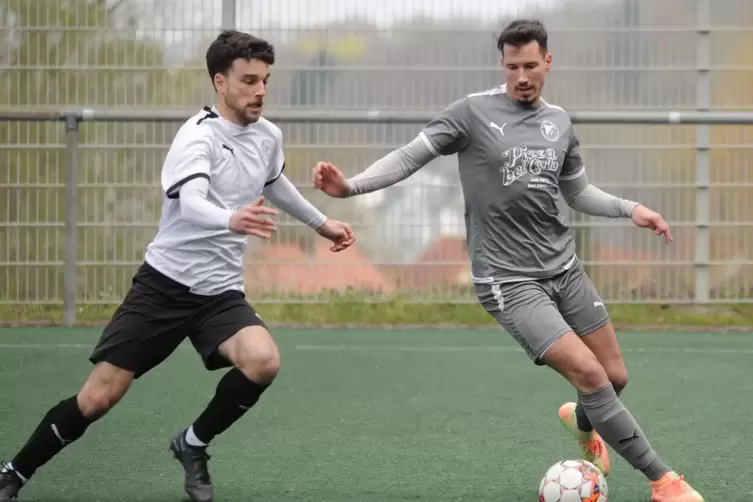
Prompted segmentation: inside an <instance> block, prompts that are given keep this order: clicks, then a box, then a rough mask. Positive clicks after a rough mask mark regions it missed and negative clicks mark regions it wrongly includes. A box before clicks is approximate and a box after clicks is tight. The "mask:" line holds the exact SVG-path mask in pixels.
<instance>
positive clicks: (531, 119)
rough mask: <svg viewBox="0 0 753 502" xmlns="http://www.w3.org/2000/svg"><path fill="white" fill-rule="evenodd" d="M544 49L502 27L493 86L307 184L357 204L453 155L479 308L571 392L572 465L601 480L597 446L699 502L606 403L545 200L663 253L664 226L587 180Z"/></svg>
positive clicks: (622, 411) (604, 465)
mask: <svg viewBox="0 0 753 502" xmlns="http://www.w3.org/2000/svg"><path fill="white" fill-rule="evenodd" d="M547 38H548V36H547V32H546V30H545V28H544V26H543V25H542V24H541V23H540V22H538V21H530V20H518V21H515V22H513V23H511V24H510V25H508V26H507V27H506V29H505V30H504V31H503V32H502V34H501V35H500V37H499V39H498V43H497V46H498V49H499V50H500V52H501V54H502V56H501V62H502V66H503V69H504V73H505V76H506V83H505V84H504V85H502V86H500V87H497V88H494V89H491V90H489V91H484V92H479V93H474V94H471V95H468V96H466V97H463V98H461V99H459V100H457V101H455V102H454V103H452V104H451V105H450V106H449V107H448V108H447V109H446V110H445V111H444V112H442V113H440V114H439V115H438V116H437V117H436V118H435V119H433V120H432V121H431V122H430V123H429V124H428V125H426V126H425V127H424V129H423V130H422V131H421V133H420V134H419V135H418V136H417V137H416V138H415V139H414V140H413V141H411V142H410V143H409V144H407V145H405V146H403V147H401V148H399V149H397V150H395V151H393V152H392V153H389V154H387V155H386V156H385V157H383V158H381V159H379V160H378V161H376V162H375V163H374V164H372V165H371V166H369V167H368V168H367V169H366V170H365V171H364V172H363V173H361V174H359V175H357V176H355V177H354V178H351V179H349V180H346V179H345V177H344V176H343V174H342V172H341V171H340V170H339V169H337V168H336V167H335V166H333V165H332V164H330V163H324V162H321V163H319V164H318V165H317V166H316V167H315V168H314V184H315V185H316V186H317V187H318V188H319V189H321V190H322V191H324V192H325V193H327V194H328V195H330V196H333V197H349V196H354V195H359V194H364V193H369V192H373V191H375V190H380V189H383V188H386V187H388V186H391V185H394V184H395V183H398V182H399V181H401V180H403V179H405V178H407V177H408V176H410V175H411V174H413V173H414V172H416V171H417V170H418V169H420V168H421V167H423V166H424V165H426V164H428V163H429V162H430V161H431V160H432V159H434V158H435V157H437V156H439V155H453V154H457V155H458V167H459V171H460V180H461V184H462V189H463V195H464V198H465V207H466V211H465V213H466V220H465V223H466V232H467V240H468V243H467V244H468V253H469V256H470V260H471V270H472V275H473V281H474V282H475V285H476V293H477V296H478V299H479V301H480V303H481V304H482V305H483V306H484V308H485V309H486V310H487V311H488V312H489V313H490V314H491V315H492V316H493V317H494V318H495V319H496V320H497V322H499V324H500V325H501V326H502V327H504V328H505V330H506V331H507V332H508V333H510V335H512V336H513V337H514V338H515V339H516V340H517V342H518V343H520V345H521V346H522V347H523V348H524V349H525V350H526V352H527V354H528V355H529V357H530V358H531V359H532V360H533V361H534V362H535V363H536V364H538V365H547V366H549V367H551V368H552V369H554V370H555V371H557V372H558V373H560V374H561V375H562V376H564V377H565V378H566V379H567V380H568V381H569V382H570V383H571V384H572V385H573V387H575V389H576V391H577V395H578V402H577V403H575V402H571V403H566V404H564V405H562V406H561V408H560V410H559V417H560V420H561V421H562V424H563V425H564V426H565V428H566V429H567V431H568V432H569V433H570V434H571V435H572V436H573V437H574V439H575V440H576V441H577V442H578V444H579V445H580V447H581V450H582V457H583V458H584V459H586V460H589V461H591V462H593V463H594V464H596V465H597V466H598V467H599V468H600V469H601V470H602V471H603V473H604V474H608V473H609V456H608V453H607V448H606V444H609V446H611V447H612V448H613V449H614V450H615V451H616V452H617V453H618V454H619V455H620V456H622V457H623V458H624V459H625V460H626V461H627V462H628V463H629V464H630V465H631V466H633V467H634V468H635V469H638V470H640V471H641V472H642V473H643V474H644V475H645V476H646V477H647V478H648V480H649V482H650V487H651V491H652V500H653V501H655V502H700V501H702V500H703V499H702V497H701V496H700V495H699V494H698V492H696V491H695V490H694V489H692V488H691V487H690V485H689V484H688V483H687V482H686V481H685V480H684V478H683V477H682V476H680V475H678V474H676V473H675V472H674V471H673V470H671V469H670V468H669V467H668V466H667V465H666V464H665V463H664V462H662V461H661V460H660V459H659V457H658V456H657V454H656V453H655V452H654V450H653V449H652V448H651V445H650V444H649V442H648V440H647V439H646V437H645V435H644V434H643V432H642V431H641V429H640V427H639V426H638V423H637V422H636V421H635V419H634V418H633V416H632V415H631V414H630V412H629V411H628V410H627V409H626V408H625V406H624V405H623V403H622V401H621V400H620V398H619V395H620V393H621V392H622V390H623V389H624V388H625V385H626V384H627V370H626V368H625V363H624V361H623V359H622V355H621V353H620V348H619V345H618V343H617V338H616V335H615V331H614V327H613V326H612V323H611V322H610V319H609V314H608V312H607V310H606V309H605V307H604V304H603V303H602V301H601V299H600V298H599V296H598V294H597V292H596V290H595V288H594V286H593V284H592V283H591V281H590V280H589V278H588V276H587V275H586V272H585V270H584V269H583V267H582V265H581V263H580V261H579V260H578V257H577V256H576V255H575V245H574V242H573V235H572V232H571V230H570V229H569V228H568V226H567V225H566V224H565V222H564V218H563V215H561V214H559V206H558V204H557V202H558V198H559V197H560V196H564V198H565V200H566V201H567V202H568V204H569V205H570V207H572V208H573V209H575V210H576V211H580V212H583V213H586V214H590V215H594V216H602V217H607V218H630V219H632V221H633V223H635V224H636V225H637V226H639V227H644V228H649V229H651V230H652V231H653V232H654V233H655V234H656V235H660V236H663V237H664V238H665V240H666V241H667V242H670V241H671V240H672V238H671V234H670V231H669V227H668V225H667V223H666V222H665V221H664V220H663V219H662V217H661V215H659V214H658V213H656V212H654V211H652V210H650V209H648V208H646V207H644V206H642V205H640V204H637V203H635V202H631V201H627V200H623V199H620V198H617V197H614V196H612V195H609V194H607V193H604V192H602V191H601V190H599V189H598V188H596V187H595V186H593V185H591V184H590V183H589V182H588V178H587V176H586V169H585V166H584V164H583V160H582V159H581V155H580V148H579V143H578V138H577V137H576V135H575V132H574V130H573V126H572V123H571V121H570V118H569V116H568V114H567V113H566V112H565V111H564V110H563V109H562V108H560V107H558V106H554V105H551V104H549V103H547V102H546V101H545V100H544V99H542V97H541V90H542V88H543V86H544V80H545V76H546V74H547V72H548V71H549V69H550V66H551V62H552V56H551V53H550V52H549V50H548V47H547ZM605 443H606V444H605Z"/></svg>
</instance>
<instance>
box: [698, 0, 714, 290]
mask: <svg viewBox="0 0 753 502" xmlns="http://www.w3.org/2000/svg"><path fill="white" fill-rule="evenodd" d="M710 25H711V0H699V1H698V29H697V33H698V47H697V58H698V59H697V65H698V67H697V87H696V92H697V95H696V108H697V110H698V111H703V112H707V111H709V110H710V109H711V82H710V80H711V77H710V72H711V35H710V31H711V28H710ZM710 149H711V128H710V126H709V125H708V124H700V125H698V126H697V131H696V197H695V203H696V208H695V210H696V243H695V300H696V301H697V302H699V303H705V302H708V301H709V293H710V284H709V259H710V256H709V255H710V252H709V249H710V247H711V246H710V239H709V217H710V211H709V185H710V183H711V176H710V173H709V170H710V161H709V153H710V152H709V150H710Z"/></svg>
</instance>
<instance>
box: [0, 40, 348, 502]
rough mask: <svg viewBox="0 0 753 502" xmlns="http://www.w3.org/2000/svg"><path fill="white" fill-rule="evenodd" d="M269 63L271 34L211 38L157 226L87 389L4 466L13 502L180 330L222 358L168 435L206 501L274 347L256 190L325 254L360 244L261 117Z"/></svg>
mask: <svg viewBox="0 0 753 502" xmlns="http://www.w3.org/2000/svg"><path fill="white" fill-rule="evenodd" d="M274 60H275V54H274V50H273V47H272V46H271V45H270V44H269V43H267V42H266V41H264V40H261V39H259V38H256V37H254V36H251V35H249V34H245V33H240V32H237V31H227V32H223V33H222V34H220V35H219V37H218V38H217V39H216V40H215V41H214V42H213V43H212V44H211V46H210V47H209V49H208V51H207V54H206V62H207V69H208V71H209V76H210V77H211V80H212V83H213V85H214V88H215V90H216V92H217V96H218V100H217V103H216V106H214V107H212V108H204V109H203V110H201V111H200V112H198V113H197V114H196V115H194V116H193V117H191V118H190V119H188V120H187V121H186V122H185V123H184V124H183V126H182V127H181V128H180V130H179V131H178V133H177V134H176V136H175V139H174V141H173V143H172V146H171V147H170V150H169V152H168V154H167V157H166V159H165V162H164V166H163V168H162V188H163V195H164V206H163V212H162V218H161V221H160V224H159V230H158V232H157V235H156V237H155V238H154V240H153V241H152V242H151V243H150V244H149V246H148V247H147V250H146V257H145V261H144V263H143V264H142V266H141V267H140V268H139V270H138V271H137V272H136V275H135V277H134V278H133V285H132V287H131V289H130V291H129V292H128V294H127V296H126V298H125V300H124V301H123V303H122V305H121V306H120V307H119V308H118V309H117V311H116V312H115V314H114V316H113V318H112V320H111V321H110V323H109V325H108V326H107V327H106V328H105V330H104V333H103V335H102V337H101V340H100V342H99V344H98V345H97V347H96V348H95V349H94V351H93V353H92V355H91V358H90V360H91V362H92V363H94V369H93V371H92V372H91V374H90V376H89V378H88V379H87V381H86V382H85V383H84V385H83V388H82V389H81V390H80V392H79V393H78V394H77V395H74V396H71V397H69V398H67V399H64V400H62V401H60V403H58V404H57V405H55V406H54V407H53V408H52V409H50V410H49V412H48V413H47V414H46V415H45V416H44V418H43V419H42V421H41V423H40V424H39V425H38V427H37V428H36V430H35V431H34V432H33V433H32V435H31V437H30V438H29V439H28V441H27V443H26V444H25V445H24V446H23V448H22V449H21V450H20V451H19V452H18V454H17V455H16V457H15V458H14V459H13V461H12V462H11V463H9V464H4V469H3V471H2V473H0V502H6V501H9V500H12V499H14V498H15V497H16V496H17V495H18V492H19V491H20V490H21V488H22V486H23V485H24V483H25V482H27V481H28V480H29V479H30V478H31V477H32V476H33V475H34V473H35V472H36V471H37V469H39V468H40V467H41V466H43V465H44V464H46V463H47V462H48V461H49V460H51V459H52V458H53V457H54V456H55V455H56V454H57V453H59V452H60V451H61V450H62V449H63V448H64V447H65V446H67V445H69V444H70V443H72V442H74V441H76V440H77V439H79V438H80V437H81V436H82V435H83V434H84V432H85V431H86V429H87V428H88V427H89V425H91V424H92V423H93V422H94V421H96V420H97V419H99V418H101V417H102V416H103V415H104V414H105V413H107V412H108V411H109V410H110V409H111V408H112V407H113V406H115V404H117V403H118V401H120V399H121V398H122V397H123V395H124V394H125V393H126V391H127V390H128V388H129V386H130V384H131V382H132V381H133V380H134V379H135V378H139V377H141V376H142V375H144V374H145V373H147V372H148V371H150V370H151V369H153V368H154V367H155V366H157V365H158V364H160V363H161V362H162V361H164V360H165V359H166V358H167V357H168V356H169V355H170V354H171V353H172V352H173V351H174V350H175V349H176V348H177V347H178V345H179V344H180V343H181V342H182V341H183V340H184V339H185V338H188V339H190V340H191V343H192V344H193V346H194V347H195V349H196V350H197V352H198V353H199V354H200V356H201V358H202V360H203V363H204V365H205V367H206V368H207V369H208V370H217V369H220V368H226V367H230V368H231V369H230V370H229V371H228V372H227V373H226V374H225V376H223V377H222V379H221V380H220V382H219V384H218V385H217V390H216V394H215V395H214V397H213V398H212V400H211V401H210V403H209V404H208V406H207V407H206V408H205V410H204V411H203V412H202V413H201V414H200V415H199V416H198V418H197V419H196V420H195V421H194V422H193V424H192V425H190V426H189V427H187V428H186V429H185V430H181V431H180V432H178V433H177V434H176V435H175V437H174V438H173V439H172V441H171V442H170V450H172V453H173V455H174V456H175V458H176V459H177V460H178V461H179V462H180V463H181V465H182V466H183V469H184V471H185V478H184V488H185V490H186V492H187V493H188V495H189V496H190V498H191V500H194V501H211V500H212V498H213V489H212V484H211V481H210V476H209V472H208V468H207V460H208V458H209V457H208V455H207V453H206V448H207V445H208V444H209V443H210V441H212V439H213V438H214V437H216V436H217V435H218V434H221V433H222V432H224V431H225V430H226V429H227V428H228V427H230V426H231V425H232V424H233V423H234V422H236V421H237V420H238V419H240V418H241V417H242V416H243V415H244V414H245V413H246V412H247V411H248V410H249V409H250V408H251V407H252V406H254V404H255V403H256V402H257V401H258V400H259V397H260V396H261V395H262V393H263V392H264V391H265V390H266V389H267V388H268V387H269V386H270V384H271V383H272V381H273V380H274V379H275V376H276V375H277V372H278V370H279V368H280V355H279V352H278V349H277V346H276V344H275V342H274V341H273V339H272V337H271V336H270V334H269V332H268V331H267V328H266V326H265V324H264V322H263V321H262V319H261V318H260V317H259V316H258V315H257V314H256V312H255V311H254V309H253V308H252V307H251V306H250V305H249V304H248V303H247V302H246V300H245V298H244V289H243V255H244V250H245V248H246V239H247V238H248V236H253V237H256V238H262V239H268V238H270V236H271V234H272V233H273V232H274V231H275V230H276V227H275V223H274V222H273V220H271V219H269V216H270V215H274V214H277V210H275V209H273V208H270V207H266V206H264V205H262V200H263V199H262V197H265V198H266V199H269V200H270V201H271V202H272V203H273V204H274V205H276V206H277V207H278V208H280V209H282V210H283V211H285V212H286V213H288V214H290V215H292V216H294V217H295V218H297V219H298V220H300V221H302V222H304V223H305V224H306V225H308V226H309V227H311V228H312V229H315V230H316V232H318V233H319V234H320V235H321V236H322V237H324V238H326V239H329V240H330V241H332V242H333V245H332V247H331V250H332V251H334V252H338V251H341V250H344V249H346V248H348V247H349V246H351V245H352V244H353V243H354V242H355V237H354V235H353V232H352V231H351V229H350V227H349V226H348V225H347V224H345V223H342V222H339V221H335V220H329V219H327V218H325V216H324V215H323V214H321V213H320V212H319V211H318V210H317V209H316V208H315V207H314V206H312V205H311V204H310V203H309V202H308V201H307V200H306V199H304V198H303V196H302V195H301V194H300V193H299V192H298V191H297V190H296V188H295V187H294V186H293V184H292V183H291V182H290V181H289V180H288V179H287V178H286V177H285V175H284V173H283V169H284V167H285V159H284V156H283V150H282V133H281V132H280V129H278V128H277V127H276V126H275V125H274V124H272V123H271V122H269V121H268V120H266V119H264V118H263V117H262V116H261V112H262V105H263V102H264V96H265V90H266V86H267V82H268V79H269V74H270V66H271V65H273V64H274ZM136 498H138V497H137V496H136Z"/></svg>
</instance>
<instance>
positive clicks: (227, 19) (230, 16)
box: [221, 0, 237, 30]
mask: <svg viewBox="0 0 753 502" xmlns="http://www.w3.org/2000/svg"><path fill="white" fill-rule="evenodd" d="M221 22H222V29H223V30H233V29H236V28H237V26H236V12H235V0H222V21H221Z"/></svg>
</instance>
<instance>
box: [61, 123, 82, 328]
mask: <svg viewBox="0 0 753 502" xmlns="http://www.w3.org/2000/svg"><path fill="white" fill-rule="evenodd" d="M78 133H79V117H78V116H77V115H74V114H70V115H66V116H65V149H66V157H67V158H66V164H67V166H66V170H67V176H66V191H65V192H66V193H65V195H66V197H65V265H64V272H63V323H64V324H65V325H66V326H73V325H74V324H75V323H76V296H77V295H78V270H77V265H78Z"/></svg>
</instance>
